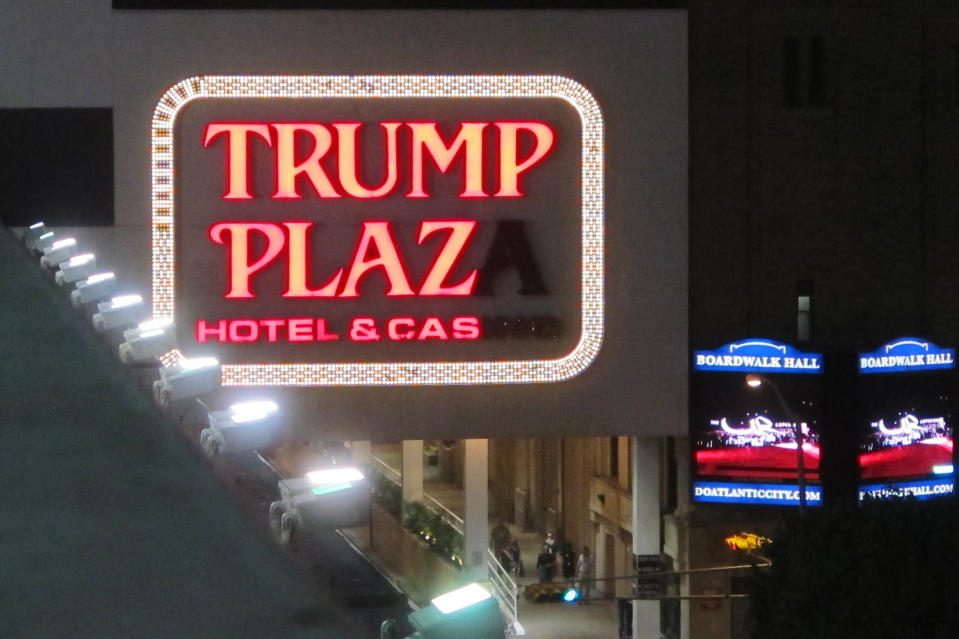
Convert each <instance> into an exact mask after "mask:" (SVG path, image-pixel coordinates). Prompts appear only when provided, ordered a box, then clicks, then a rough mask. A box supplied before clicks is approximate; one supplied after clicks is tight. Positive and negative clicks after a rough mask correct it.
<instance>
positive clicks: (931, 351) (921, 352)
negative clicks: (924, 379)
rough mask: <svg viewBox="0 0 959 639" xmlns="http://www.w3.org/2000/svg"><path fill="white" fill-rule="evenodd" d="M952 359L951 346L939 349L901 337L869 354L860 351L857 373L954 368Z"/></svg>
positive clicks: (929, 344)
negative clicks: (931, 358) (932, 359)
mask: <svg viewBox="0 0 959 639" xmlns="http://www.w3.org/2000/svg"><path fill="white" fill-rule="evenodd" d="M930 356H933V357H934V361H932V362H930ZM955 360H956V350H955V349H954V348H940V347H939V346H937V345H936V344H933V343H932V342H930V341H929V340H927V339H923V338H921V337H900V338H899V339H894V340H893V341H891V342H887V343H886V344H883V345H882V346H880V347H879V348H877V349H876V350H874V351H872V352H871V353H860V354H859V372H860V373H861V374H864V375H868V374H870V373H901V372H909V371H933V370H944V369H950V368H955V367H956V361H955Z"/></svg>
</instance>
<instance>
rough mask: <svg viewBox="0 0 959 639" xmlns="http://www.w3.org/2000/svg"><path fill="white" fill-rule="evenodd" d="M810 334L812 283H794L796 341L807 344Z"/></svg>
mask: <svg viewBox="0 0 959 639" xmlns="http://www.w3.org/2000/svg"><path fill="white" fill-rule="evenodd" d="M811 334H812V282H811V281H810V280H801V281H799V282H797V283H796V339H797V340H798V341H800V342H808V341H809V339H810V336H811Z"/></svg>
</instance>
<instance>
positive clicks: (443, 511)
mask: <svg viewBox="0 0 959 639" xmlns="http://www.w3.org/2000/svg"><path fill="white" fill-rule="evenodd" d="M371 458H372V460H373V465H374V467H376V468H377V469H378V470H379V471H380V472H381V473H383V476H384V477H386V478H387V479H388V480H389V481H391V482H393V483H394V484H396V485H398V486H402V485H403V473H401V472H400V471H398V470H396V469H395V468H393V467H392V466H390V465H389V464H387V463H386V462H385V461H383V460H382V459H380V458H379V457H377V456H376V455H372V456H371ZM423 505H424V506H426V507H427V508H429V509H430V510H432V511H433V512H434V513H436V514H437V515H439V516H440V517H441V518H442V519H443V521H445V522H446V523H448V524H449V525H450V526H452V527H453V530H455V531H456V532H458V533H459V534H461V535H463V534H465V531H466V525H465V522H464V521H463V518H462V517H460V516H458V515H457V514H456V513H454V512H453V511H452V510H450V509H449V508H447V507H446V506H444V505H443V504H441V503H440V502H438V501H437V500H436V499H435V498H434V497H432V496H431V495H429V494H427V493H425V492H424V493H423Z"/></svg>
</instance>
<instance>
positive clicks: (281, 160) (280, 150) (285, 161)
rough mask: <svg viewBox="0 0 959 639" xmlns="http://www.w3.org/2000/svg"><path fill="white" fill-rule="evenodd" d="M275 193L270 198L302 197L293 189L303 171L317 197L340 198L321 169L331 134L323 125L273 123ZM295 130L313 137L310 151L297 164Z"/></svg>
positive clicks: (331, 138) (330, 141)
mask: <svg viewBox="0 0 959 639" xmlns="http://www.w3.org/2000/svg"><path fill="white" fill-rule="evenodd" d="M273 128H274V129H275V130H276V193H274V194H273V199H291V200H295V199H299V198H301V197H303V196H302V195H300V194H299V192H298V191H297V190H296V176H298V175H299V174H300V173H306V176H307V177H308V178H309V179H310V184H312V185H313V188H314V190H316V193H317V194H318V195H319V196H320V197H340V194H339V193H337V192H336V189H334V188H333V185H332V184H331V183H330V178H328V177H327V176H326V173H324V172H323V167H322V166H320V160H321V159H323V156H324V155H326V152H327V151H329V150H330V145H331V144H332V143H333V136H332V135H331V134H330V131H329V130H328V129H327V128H326V127H325V126H323V125H322V124H311V123H302V124H297V123H289V124H286V123H282V122H281V123H276V124H273ZM297 131H303V132H305V133H309V134H310V136H311V137H312V138H313V153H311V154H310V157H308V158H307V159H306V160H304V161H303V162H300V163H299V164H297V163H296V158H295V157H294V156H295V145H294V139H295V137H296V132H297Z"/></svg>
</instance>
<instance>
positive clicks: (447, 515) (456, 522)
mask: <svg viewBox="0 0 959 639" xmlns="http://www.w3.org/2000/svg"><path fill="white" fill-rule="evenodd" d="M423 502H424V503H425V504H426V507H427V508H429V509H430V510H432V511H433V512H435V513H437V514H438V515H439V516H440V517H442V518H443V520H444V521H445V522H446V523H448V524H449V525H450V526H452V527H453V530H455V531H456V532H458V533H459V534H461V535H465V534H466V532H465V531H466V525H465V523H464V522H463V519H462V518H461V517H458V516H457V515H456V513H454V512H453V511H452V510H450V509H449V508H447V507H446V506H444V505H443V504H441V503H440V502H438V501H436V499H434V498H433V497H431V496H430V495H428V494H426V493H423Z"/></svg>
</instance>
